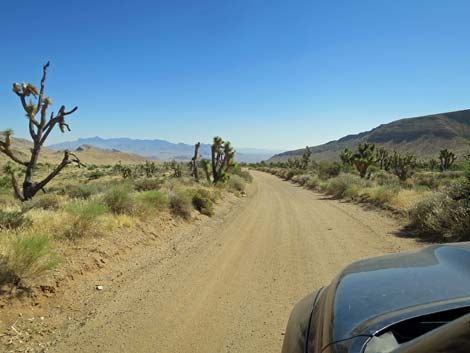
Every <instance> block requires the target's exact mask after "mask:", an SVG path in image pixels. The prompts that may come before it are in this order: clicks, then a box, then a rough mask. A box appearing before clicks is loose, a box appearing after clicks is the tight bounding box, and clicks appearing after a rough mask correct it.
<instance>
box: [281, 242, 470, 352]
mask: <svg viewBox="0 0 470 353" xmlns="http://www.w3.org/2000/svg"><path fill="white" fill-rule="evenodd" d="M317 294H318V295H317ZM317 294H315V295H313V294H312V295H310V296H308V297H307V298H304V300H303V301H302V302H301V304H300V303H299V305H298V306H296V309H294V311H296V314H295V315H294V316H293V317H292V316H291V319H290V320H289V324H288V328H287V330H286V334H285V340H289V341H290V342H292V337H294V336H295V337H296V338H295V340H296V342H297V344H296V345H295V347H289V346H288V345H286V344H284V346H283V351H282V352H283V353H305V352H309V353H319V352H322V353H328V352H361V351H362V350H363V348H364V346H365V344H366V343H367V341H368V340H369V339H370V336H371V335H375V334H377V333H378V332H380V331H381V330H383V329H385V328H386V327H388V326H390V325H392V324H395V323H397V322H400V321H403V320H408V319H410V318H413V317H419V316H423V315H426V314H430V313H435V312H440V311H445V310H449V309H454V308H460V307H470V243H468V242H467V243H455V244H442V245H434V246H430V247H427V248H424V249H422V250H419V251H416V252H407V253H399V254H393V255H386V256H381V257H377V258H371V259H366V260H362V261H358V262H356V263H353V264H351V265H350V266H348V267H346V268H345V269H344V270H343V271H342V272H341V273H340V274H339V275H338V276H337V277H336V278H335V279H334V280H333V281H332V282H331V284H330V285H329V286H327V287H325V288H324V289H322V290H321V291H320V292H318V293H317ZM314 297H315V298H316V301H315V305H314V307H313V302H314V299H313V298H314ZM308 300H310V305H309V304H308ZM312 307H313V311H312ZM302 310H303V311H308V313H305V312H304V313H302ZM296 320H297V321H296ZM298 320H303V322H302V323H299V322H298ZM291 321H293V322H291ZM307 327H309V331H308V332H307V331H305V330H306V329H307ZM299 330H304V332H299ZM294 331H296V332H294ZM306 341H308V342H307V344H306ZM302 346H303V347H304V348H303V349H302V348H301V347H302Z"/></svg>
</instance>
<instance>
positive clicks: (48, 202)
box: [22, 194, 61, 210]
mask: <svg viewBox="0 0 470 353" xmlns="http://www.w3.org/2000/svg"><path fill="white" fill-rule="evenodd" d="M60 206H61V199H60V197H59V196H57V195H54V194H45V195H40V196H36V197H35V198H34V199H32V200H31V201H28V202H25V203H24V204H23V205H22V208H23V210H30V209H32V208H41V209H43V210H58V209H59V208H60Z"/></svg>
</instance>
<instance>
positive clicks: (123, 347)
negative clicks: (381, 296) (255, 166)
mask: <svg viewBox="0 0 470 353" xmlns="http://www.w3.org/2000/svg"><path fill="white" fill-rule="evenodd" d="M252 174H253V175H254V182H253V184H252V185H250V189H249V193H248V197H247V198H245V199H244V200H243V202H242V205H241V206H240V207H237V208H235V209H234V210H233V212H232V213H231V214H228V215H225V216H224V217H221V216H216V217H215V218H214V219H213V220H211V221H210V222H209V223H208V225H207V226H205V227H203V228H201V229H198V230H197V231H194V232H193V234H192V235H191V236H190V235H189V234H188V236H187V237H183V238H182V240H181V241H179V242H178V243H175V244H174V245H173V250H174V251H175V252H176V256H172V257H171V258H168V259H167V260H165V261H153V260H154V258H152V255H151V252H150V251H149V254H142V257H140V258H139V261H141V262H143V263H146V265H144V266H142V267H140V270H139V271H136V272H135V273H132V275H130V276H128V279H127V280H126V281H125V282H122V283H121V284H119V288H112V290H111V289H110V290H109V291H106V290H105V291H103V292H102V293H100V294H97V295H96V297H99V298H97V299H96V300H95V299H93V300H90V303H89V304H88V305H89V307H90V308H91V310H90V311H91V312H92V313H93V315H91V317H90V319H89V320H87V321H86V322H83V323H81V324H80V325H76V326H74V327H73V329H69V330H68V332H67V333H66V334H65V335H63V337H62V338H61V339H60V341H59V343H58V344H57V345H56V346H55V348H54V349H52V351H54V352H100V353H103V352H136V353H146V352H152V353H156V352H161V353H185V352H197V353H219V352H239V353H251V352H256V353H259V352H279V351H280V347H281V342H282V338H283V336H282V334H283V331H284V328H285V324H286V320H287V318H288V315H289V312H290V309H291V307H292V305H293V304H294V303H295V302H296V301H297V300H299V299H300V298H302V297H303V296H304V295H306V294H307V293H309V292H311V291H313V290H314V289H316V288H318V287H320V286H323V285H325V284H327V283H328V282H329V281H330V280H331V279H332V277H333V276H334V275H335V274H336V273H337V272H338V271H339V270H340V269H341V268H342V267H343V266H345V265H347V264H348V263H350V262H352V261H354V260H357V259H361V258H364V257H367V256H373V255H380V254H383V253H387V252H392V251H401V250H407V249H412V248H416V247H417V246H418V245H417V244H416V243H415V242H414V241H412V240H406V239H402V238H397V237H395V236H393V235H392V234H391V233H392V232H393V231H395V230H397V228H398V225H397V223H396V221H394V220H392V219H389V218H387V217H385V216H383V215H380V214H379V213H377V212H375V211H365V210H364V209H362V208H361V207H359V206H356V205H351V204H347V203H341V202H338V201H332V200H325V199H324V198H323V197H322V196H321V195H318V194H315V193H312V192H310V191H307V190H304V189H302V188H300V187H298V186H295V185H292V184H290V183H287V182H283V181H281V180H279V179H277V178H276V177H274V176H271V175H268V174H263V173H258V172H253V173H252ZM218 217H219V218H218ZM152 259H153V260H152ZM105 288H106V289H107V287H105Z"/></svg>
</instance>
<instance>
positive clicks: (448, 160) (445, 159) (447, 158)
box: [439, 149, 457, 172]
mask: <svg viewBox="0 0 470 353" xmlns="http://www.w3.org/2000/svg"><path fill="white" fill-rule="evenodd" d="M456 159H457V156H456V155H455V154H454V153H453V152H450V151H449V150H447V149H443V150H441V151H440V153H439V160H440V162H441V165H440V168H441V172H445V171H446V170H449V169H450V167H452V164H454V162H455V160H456Z"/></svg>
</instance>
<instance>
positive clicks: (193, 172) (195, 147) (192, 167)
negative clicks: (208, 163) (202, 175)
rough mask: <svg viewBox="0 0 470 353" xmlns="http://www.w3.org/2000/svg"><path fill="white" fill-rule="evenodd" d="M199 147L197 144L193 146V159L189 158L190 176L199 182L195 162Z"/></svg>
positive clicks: (199, 144)
mask: <svg viewBox="0 0 470 353" xmlns="http://www.w3.org/2000/svg"><path fill="white" fill-rule="evenodd" d="M199 147H201V143H200V142H198V143H196V144H195V145H194V157H193V158H191V176H193V177H194V179H195V180H196V181H197V182H199V172H198V169H197V167H198V163H197V160H198V158H199Z"/></svg>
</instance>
